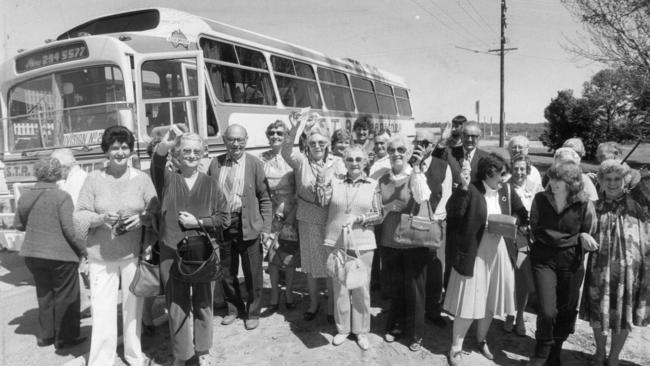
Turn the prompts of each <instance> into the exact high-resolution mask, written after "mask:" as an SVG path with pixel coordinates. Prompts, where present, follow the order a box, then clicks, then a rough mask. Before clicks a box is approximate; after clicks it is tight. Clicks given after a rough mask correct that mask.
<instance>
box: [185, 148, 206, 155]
mask: <svg viewBox="0 0 650 366" xmlns="http://www.w3.org/2000/svg"><path fill="white" fill-rule="evenodd" d="M181 154H182V155H183V156H192V155H196V156H201V155H203V150H193V149H183V150H181Z"/></svg>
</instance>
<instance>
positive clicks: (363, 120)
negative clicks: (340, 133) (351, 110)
mask: <svg viewBox="0 0 650 366" xmlns="http://www.w3.org/2000/svg"><path fill="white" fill-rule="evenodd" d="M356 129H362V130H372V117H370V116H361V117H359V118H357V120H356V121H354V124H353V125H352V130H353V131H354V130H356Z"/></svg>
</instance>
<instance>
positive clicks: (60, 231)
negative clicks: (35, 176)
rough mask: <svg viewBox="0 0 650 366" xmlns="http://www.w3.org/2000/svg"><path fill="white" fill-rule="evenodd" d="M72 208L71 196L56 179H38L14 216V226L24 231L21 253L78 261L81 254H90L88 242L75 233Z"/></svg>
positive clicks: (26, 255)
mask: <svg viewBox="0 0 650 366" xmlns="http://www.w3.org/2000/svg"><path fill="white" fill-rule="evenodd" d="M30 207H31V210H30ZM28 210H30V211H29V212H28ZM72 212H73V205H72V198H71V197H70V195H69V194H68V193H66V192H64V191H63V190H61V189H59V188H57V186H56V183H47V182H37V183H36V185H34V187H32V188H31V189H29V190H27V191H26V192H25V193H23V195H22V196H20V198H19V199H18V204H17V207H16V215H15V216H14V227H16V229H17V230H20V231H25V239H24V240H23V245H22V247H21V248H20V253H19V254H20V255H21V256H23V257H33V258H42V259H50V260H57V261H63V262H79V257H85V256H86V255H87V253H86V244H85V243H84V241H83V240H82V239H81V238H79V236H78V235H76V233H75V230H74V225H73V222H72ZM28 219H29V220H28Z"/></svg>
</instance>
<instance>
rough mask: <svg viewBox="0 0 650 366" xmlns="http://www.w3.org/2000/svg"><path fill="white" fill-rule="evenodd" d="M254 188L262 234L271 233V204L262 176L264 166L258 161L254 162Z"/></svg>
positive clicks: (266, 184)
mask: <svg viewBox="0 0 650 366" xmlns="http://www.w3.org/2000/svg"><path fill="white" fill-rule="evenodd" d="M255 170H256V171H255V180H256V182H255V187H256V195H257V201H258V202H259V205H260V214H261V215H262V221H263V222H264V226H263V228H262V232H265V233H270V232H271V222H272V220H273V204H272V203H271V196H270V195H269V191H270V189H269V182H268V181H267V180H266V174H264V166H263V165H262V162H261V161H259V160H257V159H256V160H255Z"/></svg>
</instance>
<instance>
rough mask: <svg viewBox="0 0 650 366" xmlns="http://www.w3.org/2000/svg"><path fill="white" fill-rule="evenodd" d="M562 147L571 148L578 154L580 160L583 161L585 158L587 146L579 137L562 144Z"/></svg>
mask: <svg viewBox="0 0 650 366" xmlns="http://www.w3.org/2000/svg"><path fill="white" fill-rule="evenodd" d="M562 147H570V148H572V149H573V151H575V152H576V153H578V155H579V156H580V158H581V159H582V158H583V157H584V156H585V144H583V143H582V139H581V138H579V137H572V138H570V139H568V140H566V141H564V143H563V144H562Z"/></svg>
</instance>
